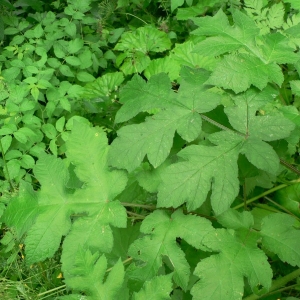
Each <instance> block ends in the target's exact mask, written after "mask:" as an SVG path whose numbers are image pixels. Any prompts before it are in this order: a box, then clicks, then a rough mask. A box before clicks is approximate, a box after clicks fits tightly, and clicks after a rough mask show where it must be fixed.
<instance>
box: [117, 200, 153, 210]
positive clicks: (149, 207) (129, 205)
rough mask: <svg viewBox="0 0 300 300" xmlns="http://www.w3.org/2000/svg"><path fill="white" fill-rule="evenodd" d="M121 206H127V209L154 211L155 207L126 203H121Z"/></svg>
mask: <svg viewBox="0 0 300 300" xmlns="http://www.w3.org/2000/svg"><path fill="white" fill-rule="evenodd" d="M121 204H122V205H123V206H128V207H140V208H145V209H150V210H154V209H156V207H155V206H154V205H145V204H138V203H128V202H121Z"/></svg>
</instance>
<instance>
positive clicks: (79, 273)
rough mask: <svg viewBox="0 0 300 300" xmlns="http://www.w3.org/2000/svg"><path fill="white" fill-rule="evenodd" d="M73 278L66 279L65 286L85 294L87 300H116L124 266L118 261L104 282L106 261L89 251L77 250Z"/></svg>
mask: <svg viewBox="0 0 300 300" xmlns="http://www.w3.org/2000/svg"><path fill="white" fill-rule="evenodd" d="M74 265H75V267H74V269H73V272H74V273H73V274H74V276H73V277H71V278H68V279H66V284H67V286H69V287H70V288H72V289H73V290H74V291H80V292H85V294H86V295H87V297H86V299H87V300H96V299H97V300H98V299H99V300H100V299H118V297H119V296H120V295H119V290H120V289H121V287H122V284H123V280H124V266H123V264H122V262H121V261H120V260H119V261H118V262H117V263H116V264H115V265H114V266H113V267H112V269H111V270H110V272H109V273H108V276H107V278H106V280H105V282H104V276H105V274H106V271H107V260H106V258H105V256H104V255H102V256H100V258H99V253H98V252H96V253H94V254H92V253H91V251H90V250H83V249H79V251H78V252H77V254H76V256H75V258H74Z"/></svg>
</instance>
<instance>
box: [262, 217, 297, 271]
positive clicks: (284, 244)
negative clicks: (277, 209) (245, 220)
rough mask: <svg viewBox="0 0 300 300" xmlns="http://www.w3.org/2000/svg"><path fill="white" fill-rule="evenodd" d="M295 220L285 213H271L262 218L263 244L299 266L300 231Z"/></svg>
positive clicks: (285, 259) (288, 261)
mask: <svg viewBox="0 0 300 300" xmlns="http://www.w3.org/2000/svg"><path fill="white" fill-rule="evenodd" d="M295 225H296V220H295V218H293V217H292V216H290V215H287V214H271V215H269V216H267V217H265V218H264V219H263V220H262V225H261V235H262V242H263V245H264V246H265V247H266V248H267V249H268V250H270V251H272V252H274V253H275V254H277V255H278V256H279V258H280V259H281V260H282V261H284V262H287V263H289V264H290V265H292V266H298V267H299V266H300V249H299V240H300V231H299V228H295Z"/></svg>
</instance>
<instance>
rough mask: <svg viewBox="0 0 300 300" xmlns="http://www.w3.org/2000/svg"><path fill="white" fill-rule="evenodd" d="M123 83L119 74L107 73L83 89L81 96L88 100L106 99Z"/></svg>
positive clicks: (122, 77)
mask: <svg viewBox="0 0 300 300" xmlns="http://www.w3.org/2000/svg"><path fill="white" fill-rule="evenodd" d="M123 81H124V76H123V74H122V73H121V72H115V73H107V74H105V75H103V76H101V77H99V78H97V79H96V80H95V81H93V82H90V83H88V84H87V85H86V86H85V87H84V91H83V96H84V97H87V98H89V99H93V98H99V97H108V96H109V95H110V94H111V93H112V92H113V91H115V90H116V89H117V88H118V87H119V86H120V85H121V83H122V82H123Z"/></svg>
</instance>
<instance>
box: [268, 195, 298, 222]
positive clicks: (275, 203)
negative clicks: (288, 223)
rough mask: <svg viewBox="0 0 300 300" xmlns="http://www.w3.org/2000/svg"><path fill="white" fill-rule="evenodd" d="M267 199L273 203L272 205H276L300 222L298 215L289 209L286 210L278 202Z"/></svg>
mask: <svg viewBox="0 0 300 300" xmlns="http://www.w3.org/2000/svg"><path fill="white" fill-rule="evenodd" d="M265 199H266V200H268V201H269V202H271V203H272V204H274V205H275V206H278V207H279V208H280V209H281V210H283V211H285V212H286V213H288V214H289V215H291V216H293V217H294V218H296V219H297V220H299V221H300V219H299V218H298V217H297V216H296V215H294V214H293V213H292V212H290V211H289V210H288V209H286V208H285V207H283V206H282V205H280V204H278V203H277V202H275V201H273V200H272V199H270V198H269V197H265Z"/></svg>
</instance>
